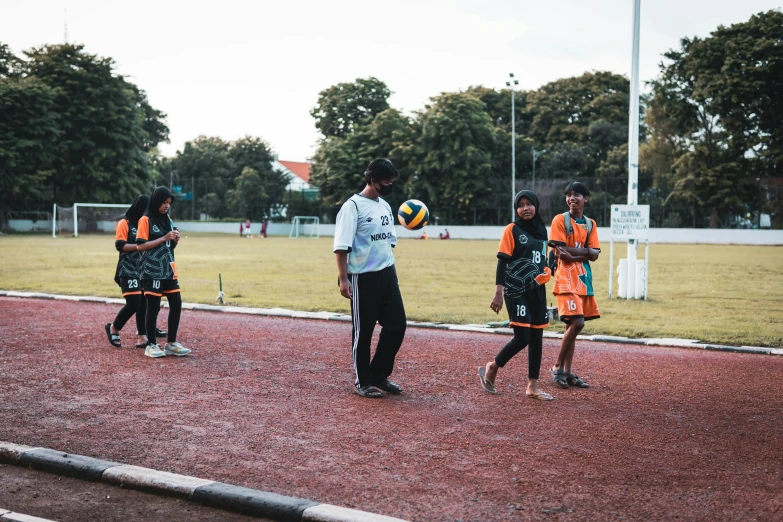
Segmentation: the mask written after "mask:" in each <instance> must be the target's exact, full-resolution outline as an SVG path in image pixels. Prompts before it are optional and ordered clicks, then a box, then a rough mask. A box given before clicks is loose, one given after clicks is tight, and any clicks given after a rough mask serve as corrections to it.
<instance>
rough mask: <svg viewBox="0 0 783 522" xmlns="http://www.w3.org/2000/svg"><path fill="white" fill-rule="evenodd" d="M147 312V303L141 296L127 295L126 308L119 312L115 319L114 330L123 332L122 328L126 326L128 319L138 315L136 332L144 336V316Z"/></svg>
mask: <svg viewBox="0 0 783 522" xmlns="http://www.w3.org/2000/svg"><path fill="white" fill-rule="evenodd" d="M146 311H147V306H146V302H145V300H144V297H143V296H142V295H141V294H132V295H126V296H125V306H123V307H122V308H121V309H120V311H119V312H117V317H115V318H114V328H116V329H117V330H122V327H123V326H125V323H127V322H128V319H130V318H131V316H132V315H133V314H136V331H137V332H138V335H144V332H145V330H144V316H145V314H146Z"/></svg>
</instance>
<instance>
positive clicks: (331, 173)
mask: <svg viewBox="0 0 783 522" xmlns="http://www.w3.org/2000/svg"><path fill="white" fill-rule="evenodd" d="M411 133H412V123H411V121H410V119H409V118H407V117H406V116H404V115H403V114H402V113H401V112H400V111H398V110H396V109H387V110H385V111H383V112H380V113H378V114H377V115H376V116H375V117H374V118H373V120H372V121H371V122H369V124H366V125H360V126H356V127H355V128H354V130H353V131H352V132H351V133H349V134H348V135H346V136H344V137H336V136H332V137H327V138H324V139H323V140H322V141H321V145H320V147H319V148H318V150H317V151H316V154H315V158H314V162H313V166H312V171H311V173H310V183H311V184H313V185H314V186H317V187H318V188H319V191H320V197H321V198H322V200H323V202H324V203H325V204H326V205H328V206H335V207H336V206H338V205H341V204H342V203H343V202H344V201H345V200H347V199H348V198H350V197H351V195H353V194H355V193H356V192H359V191H361V190H362V188H363V187H364V177H363V176H362V173H363V172H364V169H365V168H366V167H367V164H368V163H370V161H372V160H373V159H375V158H389V159H391V161H392V162H393V163H394V165H395V167H396V168H397V170H398V172H399V173H400V179H399V180H397V181H396V182H395V187H394V192H392V194H391V196H389V197H388V198H385V199H386V200H387V201H388V202H389V204H390V205H392V207H394V206H395V205H398V204H400V203H402V201H404V200H405V199H406V198H407V196H408V192H407V190H406V184H407V181H408V179H409V178H410V169H409V167H408V163H407V162H406V154H405V153H404V151H403V148H404V147H405V145H406V144H407V143H409V137H410V135H411Z"/></svg>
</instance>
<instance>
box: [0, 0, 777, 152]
mask: <svg viewBox="0 0 783 522" xmlns="http://www.w3.org/2000/svg"><path fill="white" fill-rule="evenodd" d="M781 4H783V1H782V0H767V1H763V0H711V1H708V0H655V1H652V0H643V1H642V7H641V45H640V48H641V51H640V56H641V61H640V75H641V79H642V81H645V80H650V79H652V78H654V77H655V75H656V73H657V70H658V69H657V66H658V63H659V62H660V61H661V59H662V57H661V54H662V53H664V52H665V51H667V50H668V49H671V48H675V47H678V45H679V40H680V38H682V37H683V36H707V35H708V34H709V33H710V32H711V31H713V30H715V29H716V28H717V27H718V25H721V24H723V25H731V24H733V23H737V22H743V21H746V20H747V19H748V18H750V16H751V15H752V14H754V13H758V12H761V11H766V10H769V9H775V8H779V7H780V5H781ZM632 5H633V0H550V1H540V0H539V1H535V2H534V1H530V0H516V1H511V0H452V1H445V0H416V1H413V0H397V1H386V2H377V1H372V0H361V1H353V0H318V1H309V0H308V1H306V0H275V1H268V0H256V1H251V0H244V1H236V0H222V1H214V0H212V1H204V0H191V1H188V2H185V1H168V0H157V1H148V0H137V1H135V2H129V1H127V0H125V1H122V2H117V1H111V0H69V1H49V0H38V1H36V0H0V42H3V43H5V44H7V45H9V46H10V47H11V49H12V50H13V51H14V52H16V53H21V51H23V50H25V49H29V48H30V47H34V46H40V45H43V44H48V43H62V42H63V40H64V36H65V35H64V25H65V24H64V22H65V19H66V17H65V10H66V9H67V26H68V41H69V42H71V43H83V44H85V45H86V50H87V51H88V52H90V53H94V54H98V55H101V56H108V57H112V58H113V59H114V60H115V61H116V62H117V65H118V71H119V72H120V73H121V74H124V75H126V76H129V77H130V80H131V81H133V82H134V83H136V84H137V85H138V86H139V87H140V88H142V89H144V90H145V91H147V95H148V97H149V100H150V102H151V103H152V105H153V106H154V107H155V108H157V109H160V110H162V111H164V112H165V113H167V114H168V120H167V121H168V125H169V127H170V129H171V143H170V144H162V145H161V146H160V149H161V152H162V153H163V154H164V155H168V156H171V155H174V154H175V153H176V151H177V150H181V149H182V147H183V146H184V144H185V142H186V141H189V140H192V139H194V138H196V137H197V136H198V135H200V134H205V135H209V136H219V137H221V138H223V139H226V140H234V139H236V138H239V137H242V136H244V135H247V134H249V135H252V136H260V137H262V138H263V139H265V140H267V141H268V142H269V143H270V145H271V146H272V148H273V149H274V150H275V151H276V152H277V153H279V155H280V159H283V160H290V161H305V160H307V159H308V158H309V157H311V156H312V154H313V152H314V151H315V147H316V143H317V140H318V138H319V135H318V133H317V132H316V131H315V127H314V125H313V119H312V117H311V116H310V114H309V113H310V109H311V108H312V107H313V106H314V105H315V103H316V101H317V99H318V92H319V91H321V90H323V89H325V88H327V87H329V86H330V85H333V84H335V83H339V82H350V81H353V80H355V79H356V78H360V77H362V78H363V77H368V76H376V77H377V78H379V79H381V80H383V81H384V82H386V84H387V85H388V86H389V88H390V89H391V90H392V91H393V92H394V94H393V95H392V97H391V99H390V103H391V105H392V107H395V108H398V109H402V110H404V111H406V112H412V111H415V110H419V109H421V108H422V107H423V106H424V104H425V103H427V101H428V99H429V98H430V97H431V96H436V95H438V94H439V93H441V92H448V91H457V90H462V89H465V88H467V87H468V86H471V85H485V86H487V87H493V88H498V89H499V88H502V87H504V84H505V81H506V79H507V78H508V73H509V72H514V73H516V76H517V77H518V79H519V81H520V88H522V89H536V88H538V87H540V86H541V85H543V84H545V83H547V82H550V81H553V80H556V79H558V78H563V77H568V76H574V75H579V74H581V73H583V72H585V71H592V70H609V71H612V72H616V73H619V74H625V75H626V76H629V75H630V68H631V9H632Z"/></svg>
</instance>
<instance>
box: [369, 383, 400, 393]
mask: <svg viewBox="0 0 783 522" xmlns="http://www.w3.org/2000/svg"><path fill="white" fill-rule="evenodd" d="M375 387H376V388H378V389H381V390H383V391H385V392H386V393H391V394H392V395H399V394H401V393H402V388H401V387H400V385H399V384H397V383H395V382H392V381H390V380H389V379H384V380H382V381H380V382H376V383H375Z"/></svg>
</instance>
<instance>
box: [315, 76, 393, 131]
mask: <svg viewBox="0 0 783 522" xmlns="http://www.w3.org/2000/svg"><path fill="white" fill-rule="evenodd" d="M390 95H391V91H390V90H389V88H388V87H387V86H386V84H385V83H383V82H382V81H380V80H379V79H377V78H374V77H370V78H357V79H356V81H355V82H353V83H338V84H337V85H333V86H331V87H329V88H328V89H325V90H323V91H321V92H320V93H319V95H318V104H317V105H316V106H315V107H314V108H313V109H312V110H311V111H310V114H311V115H312V117H313V118H315V126H316V128H317V129H318V130H319V131H320V132H321V134H323V135H324V137H326V138H328V137H337V138H343V137H345V136H347V135H348V134H350V133H351V132H353V131H355V130H356V128H357V126H359V125H366V124H368V123H369V122H370V121H372V119H373V118H374V117H375V116H376V115H377V114H379V113H381V112H383V111H385V110H386V109H388V108H389V102H388V99H389V96H390Z"/></svg>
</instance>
